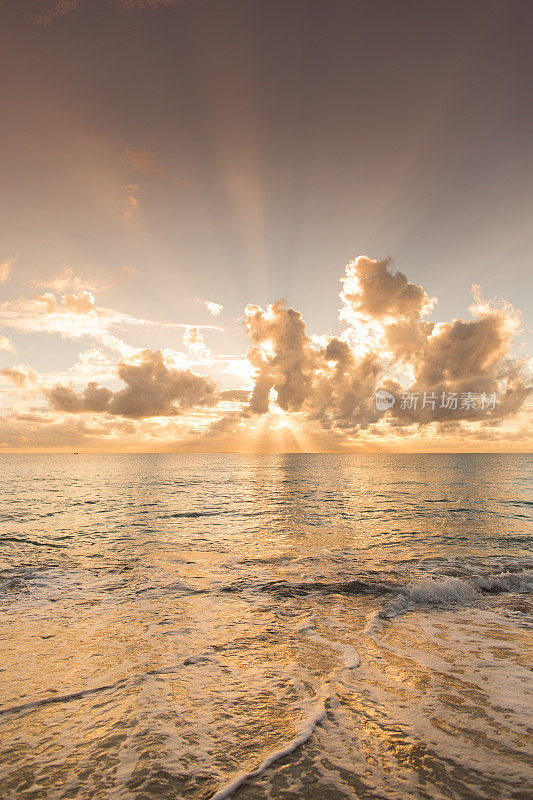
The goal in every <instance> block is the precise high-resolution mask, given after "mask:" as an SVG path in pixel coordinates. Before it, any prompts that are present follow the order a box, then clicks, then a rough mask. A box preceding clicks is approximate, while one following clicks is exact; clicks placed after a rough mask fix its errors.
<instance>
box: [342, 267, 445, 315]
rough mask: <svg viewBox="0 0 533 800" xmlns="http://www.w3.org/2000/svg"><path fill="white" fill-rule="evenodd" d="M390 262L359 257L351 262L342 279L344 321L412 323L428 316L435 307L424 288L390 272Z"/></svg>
mask: <svg viewBox="0 0 533 800" xmlns="http://www.w3.org/2000/svg"><path fill="white" fill-rule="evenodd" d="M391 263H392V262H391V259H390V258H386V259H384V260H383V261H376V260H374V259H372V258H368V256H359V257H358V258H356V259H354V260H352V261H350V262H349V263H348V264H347V266H346V272H345V275H344V277H343V278H342V279H341V281H342V284H343V290H342V292H341V300H342V301H343V303H344V307H343V309H342V310H341V312H340V317H341V319H343V320H345V321H346V322H348V323H352V322H354V321H358V320H365V321H371V320H378V321H384V322H393V321H395V322H412V321H414V320H418V319H420V317H423V316H425V315H426V314H427V313H428V312H429V311H430V310H431V309H432V308H433V306H434V305H435V303H436V300H435V298H432V299H430V298H429V297H428V295H427V293H426V291H425V290H424V288H423V287H422V286H419V285H418V284H417V283H411V282H410V281H408V280H407V278H406V277H405V275H404V274H403V272H392V271H391V270H390V266H391Z"/></svg>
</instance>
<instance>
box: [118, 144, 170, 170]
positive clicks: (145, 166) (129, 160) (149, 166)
mask: <svg viewBox="0 0 533 800" xmlns="http://www.w3.org/2000/svg"><path fill="white" fill-rule="evenodd" d="M121 156H122V160H123V161H124V163H125V164H127V165H128V166H129V167H131V168H132V169H134V170H135V172H139V173H140V174H141V175H144V176H146V177H151V176H153V175H156V174H157V173H158V172H160V169H161V168H160V166H159V165H158V163H157V155H156V152H155V150H153V149H152V148H151V147H132V146H131V145H129V144H125V143H124V144H122V146H121Z"/></svg>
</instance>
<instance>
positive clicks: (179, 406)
mask: <svg viewBox="0 0 533 800" xmlns="http://www.w3.org/2000/svg"><path fill="white" fill-rule="evenodd" d="M342 281H343V286H342V291H341V293H340V306H341V308H340V317H341V321H342V322H343V323H344V324H343V326H342V327H341V328H340V329H339V332H338V334H337V335H333V334H332V333H322V334H318V335H315V334H312V333H310V332H309V331H308V330H307V326H306V323H305V320H304V317H303V314H302V313H301V312H300V311H298V310H296V309H295V308H293V307H291V306H290V305H289V304H288V303H286V302H285V301H284V300H279V301H277V302H274V303H272V304H271V305H268V306H266V308H262V307H261V306H259V305H252V304H250V305H248V306H247V307H246V309H245V313H244V317H243V327H244V331H245V334H246V336H247V338H248V342H249V346H248V349H247V352H246V358H244V356H243V355H242V354H236V355H233V356H220V357H218V358H216V357H214V356H213V357H211V356H210V358H209V362H208V360H207V358H206V359H205V361H204V362H203V363H204V365H205V364H207V363H208V366H209V368H210V369H212V368H213V365H214V364H215V363H225V364H227V369H226V372H225V373H224V375H225V376H227V375H228V374H230V371H231V373H232V374H233V375H234V376H236V375H238V376H239V380H238V381H237V380H235V379H234V378H233V379H232V381H231V383H230V388H226V389H223V390H220V389H217V387H216V386H215V383H214V381H213V380H212V378H211V377H209V376H208V375H202V374H198V373H197V372H195V371H193V370H192V369H191V367H190V364H191V358H194V359H197V361H196V363H199V362H200V360H201V359H202V358H205V357H206V355H207V354H208V353H209V351H208V350H207V348H206V345H205V342H204V339H203V336H202V332H201V331H202V327H208V328H214V327H215V326H200V325H194V324H190V325H189V324H185V323H152V322H150V321H147V320H140V319H136V318H132V317H129V316H128V315H126V314H122V313H120V312H118V311H115V310H113V309H107V308H102V307H100V306H98V305H97V304H96V300H95V297H94V295H93V294H92V292H91V291H90V290H88V289H79V290H78V291H71V292H65V293H64V294H62V295H61V297H60V298H58V297H57V296H56V295H55V294H54V293H50V292H48V293H44V294H42V295H39V296H38V297H35V298H33V299H32V300H19V301H10V302H5V303H2V304H0V325H2V324H3V325H4V326H6V327H13V328H15V329H17V330H21V331H27V332H41V331H46V332H50V333H52V332H55V333H59V334H60V335H61V336H64V337H68V338H81V337H84V336H88V337H91V338H92V339H94V340H95V341H96V342H97V344H98V345H99V346H96V347H95V346H91V347H90V348H89V349H87V350H84V351H83V352H82V353H80V355H79V356H78V360H77V362H76V364H75V365H74V366H73V367H72V368H71V370H70V371H69V372H68V373H60V374H59V375H56V376H50V375H49V376H43V377H42V378H41V379H40V382H37V381H38V379H39V376H37V378H35V375H36V373H34V377H33V379H32V375H31V373H30V372H29V370H31V368H29V367H24V368H23V367H22V366H20V367H9V368H6V369H5V370H4V371H3V373H2V374H3V376H4V377H5V378H6V379H8V380H10V381H11V383H13V384H14V385H17V386H19V387H20V388H21V390H22V391H26V390H27V389H28V387H30V386H32V385H33V386H37V387H38V388H40V389H41V391H42V392H43V393H44V395H45V398H46V399H47V401H48V412H49V413H52V412H53V413H54V414H70V415H72V414H74V415H86V416H87V419H88V420H89V421H90V420H92V419H93V418H95V416H96V415H100V416H99V417H98V419H102V420H106V422H105V423H104V422H102V426H103V427H102V430H104V428H105V430H106V431H111V432H110V433H109V434H107V433H101V434H98V435H101V436H102V437H105V436H107V435H109V436H111V437H113V436H115V432H116V431H117V430H118V428H116V427H113V426H108V422H109V420H112V419H120V420H121V424H126V422H128V424H129V425H130V426H133V428H132V429H130V428H129V429H128V431H129V432H128V434H127V435H128V436H131V437H132V439H131V442H133V441H137V444H138V446H139V447H141V444H140V443H141V442H142V437H143V436H144V437H147V438H146V441H150V442H155V441H157V442H159V443H161V442H164V443H165V444H164V446H165V447H174V448H176V449H179V441H181V442H182V443H183V447H186V448H190V449H193V450H194V449H195V448H196V449H197V448H199V447H201V442H202V441H203V442H204V444H205V446H209V447H211V445H212V446H213V447H217V448H218V447H219V448H220V449H231V448H232V447H233V446H238V447H239V448H240V449H245V450H246V449H247V448H248V449H252V450H253V449H254V447H255V448H256V449H260V450H266V451H269V450H275V449H276V448H279V449H282V450H283V449H298V448H300V449H304V450H305V449H306V443H307V445H308V446H310V447H311V448H313V447H322V448H324V449H328V450H350V449H352V450H353V449H361V448H363V449H364V448H368V447H370V448H372V447H378V448H379V449H387V448H392V449H394V448H397V449H404V450H405V449H406V448H407V447H411V448H413V447H414V449H420V447H422V445H421V444H420V443H421V442H422V441H423V442H432V443H433V447H434V449H438V448H439V447H440V446H441V445H442V446H443V447H444V445H443V444H442V443H444V442H453V443H454V445H453V446H454V447H459V449H461V448H462V447H463V445H464V447H466V446H467V445H466V443H470V445H471V443H472V442H473V441H477V440H479V441H480V442H481V443H482V444H483V447H485V446H486V447H488V446H489V445H488V442H490V441H491V438H490V437H491V435H492V437H493V440H494V441H498V442H502V443H503V442H504V441H505V436H507V437H512V436H513V435H514V433H513V432H516V430H518V427H517V426H518V424H519V423H518V420H521V421H520V425H521V426H522V427H521V430H522V429H525V426H526V423H525V422H524V420H526V419H527V415H528V413H529V412H528V407H527V402H528V398H529V396H530V393H531V385H532V381H531V367H530V363H529V362H528V360H527V359H526V358H521V357H518V356H517V355H516V354H515V345H516V340H517V337H518V334H519V333H520V331H521V326H522V320H521V315H520V313H519V312H517V311H516V310H515V309H514V308H513V307H512V306H511V305H510V304H508V303H505V302H503V301H496V300H489V301H487V300H484V299H483V298H482V297H481V292H480V290H479V289H478V288H477V287H474V302H473V304H472V305H471V307H470V309H469V310H470V314H471V316H470V317H469V318H468V319H453V320H451V321H441V322H433V321H429V320H427V319H426V315H427V314H428V312H429V310H430V309H431V308H432V307H433V306H434V299H431V298H430V295H429V294H428V293H427V292H426V290H425V289H424V288H423V287H422V286H420V285H419V284H415V283H412V282H411V281H409V280H408V278H407V277H406V276H405V275H404V274H403V273H401V272H398V271H394V270H393V268H392V264H391V262H390V261H389V260H384V261H383V260H382V261H376V260H373V259H370V258H368V257H366V256H361V257H359V258H357V259H354V260H353V261H350V262H349V264H348V265H347V267H346V271H345V274H344V276H343V279H342ZM376 287H378V288H376ZM204 302H209V301H204ZM156 325H163V326H166V327H169V328H171V329H180V330H182V333H183V342H184V344H185V345H186V347H187V351H188V353H187V354H186V353H185V352H179V351H177V350H172V349H166V350H165V349H163V350H161V349H159V350H157V349H149V348H144V349H137V348H134V347H130V346H129V345H127V344H125V343H124V342H122V341H121V340H120V339H118V338H117V337H116V336H114V333H113V332H112V331H113V330H114V328H120V327H128V326H137V327H142V326H145V327H147V328H153V327H155V326H156ZM100 347H103V348H111V349H112V350H114V351H115V352H116V353H119V358H120V360H119V361H118V363H117V364H114V363H113V359H112V357H110V356H109V355H107V354H106V353H105V352H104V351H103V350H102V349H100ZM21 370H26V372H24V371H22V372H21ZM69 376H72V378H73V379H76V378H77V379H78V380H79V379H80V377H83V383H84V384H85V388H83V389H82V390H81V391H80V390H78V389H76V388H74V387H73V386H70V385H66V382H68V380H69ZM58 379H61V380H62V381H63V382H59V383H58V382H57V381H58ZM117 379H118V380H120V381H121V382H122V384H123V386H122V388H119V389H118V390H117V389H116V385H115V384H111V385H112V386H113V389H111V388H107V387H106V386H103V385H102V381H107V380H110V381H111V380H112V381H116V380H117ZM226 379H227V377H226ZM232 384H233V386H235V384H236V385H237V386H240V387H243V386H246V385H249V386H250V391H248V389H245V388H238V389H237V388H231V385H232ZM378 389H383V390H385V391H386V392H389V393H390V394H391V395H392V396H393V398H394V400H395V402H394V403H393V404H392V405H391V406H390V407H389V408H383V407H380V408H377V407H376V391H377V390H378ZM463 395H465V396H466V397H467V398H470V400H471V397H475V398H476V402H475V403H474V404H472V402H470V400H469V401H468V402H466V401H465V402H463V399H464V398H463ZM407 396H411V397H414V396H416V398H417V400H416V402H415V403H408V402H404V400H405V398H406V397H407ZM452 396H454V397H455V404H454V403H453V402H449V398H450V397H452ZM491 397H492V398H494V400H493V401H490V398H491ZM178 418H179V421H178ZM17 424H18V423H17ZM117 424H118V423H117ZM106 426H108V427H106ZM513 426H514V427H513ZM132 430H133V433H132ZM121 431H122V432H121V434H120V435H121V436H122V435H126V434H125V433H124V431H125V429H121ZM135 431H136V432H137V440H135V435H134V434H135ZM164 431H167V433H168V437H170V438H168V437H167V438H165V437H166V434H165V432H164ZM84 435H85V434H84ZM88 435H89V434H87V436H88ZM117 435H118V434H117ZM180 437H181V439H180ZM202 437H203V438H202ZM232 437H233V438H232ZM269 437H270V438H269ZM272 437H274V438H272ZM417 437H418V438H417ZM128 441H130V440H128ZM509 441H510V442H511V441H516V442H517V440H514V439H513V440H512V439H511V438H509ZM439 442H440V443H441V445H439V444H438V443H439ZM309 443H311V444H309ZM413 443H414V445H413ZM415 445H416V446H415ZM158 446H159V445H158ZM161 446H163V445H161ZM424 446H425V445H424ZM428 446H429V445H428ZM513 446H515V445H513ZM501 447H503V444H502V445H501ZM517 447H518V443H516V448H517Z"/></svg>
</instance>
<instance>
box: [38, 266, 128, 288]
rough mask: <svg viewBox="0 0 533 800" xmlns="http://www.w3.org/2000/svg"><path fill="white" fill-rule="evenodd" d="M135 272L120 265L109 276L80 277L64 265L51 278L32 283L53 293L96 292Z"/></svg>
mask: <svg viewBox="0 0 533 800" xmlns="http://www.w3.org/2000/svg"><path fill="white" fill-rule="evenodd" d="M136 274H137V270H136V269H133V268H132V267H121V268H120V270H118V272H116V273H115V275H113V276H111V277H110V278H81V277H80V276H79V275H76V274H75V272H74V271H73V270H72V268H71V267H65V268H64V269H63V270H61V272H59V273H58V274H57V275H54V276H53V277H52V278H49V279H44V280H34V281H32V285H33V286H38V287H39V288H41V289H49V290H50V291H52V292H54V293H55V294H62V293H63V292H82V291H88V292H97V293H98V292H106V291H107V290H108V289H113V288H114V287H115V286H118V285H119V284H120V283H123V282H124V281H127V280H128V279H129V278H131V277H132V276H133V275H136Z"/></svg>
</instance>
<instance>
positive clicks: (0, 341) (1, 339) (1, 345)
mask: <svg viewBox="0 0 533 800" xmlns="http://www.w3.org/2000/svg"><path fill="white" fill-rule="evenodd" d="M0 350H7V351H8V352H9V353H14V352H15V348H14V347H13V342H12V341H11V339H8V338H7V336H1V335H0Z"/></svg>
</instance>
